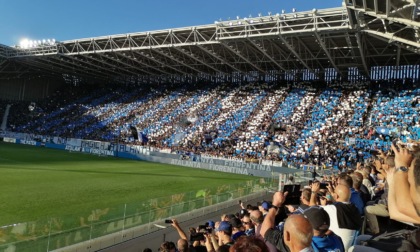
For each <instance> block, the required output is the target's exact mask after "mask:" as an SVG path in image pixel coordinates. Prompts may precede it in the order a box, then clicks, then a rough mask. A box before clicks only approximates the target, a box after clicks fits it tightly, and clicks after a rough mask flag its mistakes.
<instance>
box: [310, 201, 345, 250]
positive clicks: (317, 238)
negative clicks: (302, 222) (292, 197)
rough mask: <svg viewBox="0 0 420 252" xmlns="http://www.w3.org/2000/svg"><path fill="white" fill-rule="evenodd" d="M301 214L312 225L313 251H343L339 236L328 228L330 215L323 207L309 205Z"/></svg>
mask: <svg viewBox="0 0 420 252" xmlns="http://www.w3.org/2000/svg"><path fill="white" fill-rule="evenodd" d="M303 216H305V217H306V218H307V219H308V220H309V222H310V223H311V225H312V229H313V233H314V236H313V237H312V248H313V250H314V251H315V252H327V251H336V252H344V251H345V250H344V245H343V241H342V240H341V238H340V237H339V236H338V235H336V234H334V232H332V231H331V230H329V227H330V217H329V215H328V213H327V212H326V211H325V210H324V209H323V208H321V207H318V206H313V207H310V208H308V209H306V210H305V211H304V212H303Z"/></svg>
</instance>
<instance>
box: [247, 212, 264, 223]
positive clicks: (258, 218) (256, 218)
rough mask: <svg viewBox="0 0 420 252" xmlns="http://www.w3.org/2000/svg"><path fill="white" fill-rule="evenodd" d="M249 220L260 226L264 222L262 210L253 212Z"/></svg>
mask: <svg viewBox="0 0 420 252" xmlns="http://www.w3.org/2000/svg"><path fill="white" fill-rule="evenodd" d="M249 218H250V219H251V221H252V223H254V225H260V224H261V223H263V221H264V216H263V214H262V213H261V211H260V210H254V211H251V213H250V215H249Z"/></svg>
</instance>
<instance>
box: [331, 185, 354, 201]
mask: <svg viewBox="0 0 420 252" xmlns="http://www.w3.org/2000/svg"><path fill="white" fill-rule="evenodd" d="M350 196H351V191H350V187H348V186H347V185H343V184H338V185H337V186H336V187H335V190H334V193H333V198H334V200H335V201H337V202H349V200H350Z"/></svg>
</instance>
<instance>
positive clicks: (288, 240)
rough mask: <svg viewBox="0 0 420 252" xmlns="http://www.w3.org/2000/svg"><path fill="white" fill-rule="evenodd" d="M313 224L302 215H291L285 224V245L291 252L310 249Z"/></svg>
mask: <svg viewBox="0 0 420 252" xmlns="http://www.w3.org/2000/svg"><path fill="white" fill-rule="evenodd" d="M312 236H313V232H312V226H311V223H310V222H309V221H308V220H307V219H306V218H305V217H304V216H303V215H300V214H294V215H290V216H289V217H288V218H287V219H286V222H285V223H284V231H283V237H284V243H285V244H286V246H287V247H288V248H289V249H290V251H291V252H294V251H301V250H302V249H304V248H307V247H310V246H311V242H312Z"/></svg>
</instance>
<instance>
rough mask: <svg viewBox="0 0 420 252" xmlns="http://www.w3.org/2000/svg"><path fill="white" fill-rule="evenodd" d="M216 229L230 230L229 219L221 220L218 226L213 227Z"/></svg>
mask: <svg viewBox="0 0 420 252" xmlns="http://www.w3.org/2000/svg"><path fill="white" fill-rule="evenodd" d="M215 230H216V231H232V225H231V224H230V223H229V221H221V222H220V224H219V227H218V228H216V229H215Z"/></svg>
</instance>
